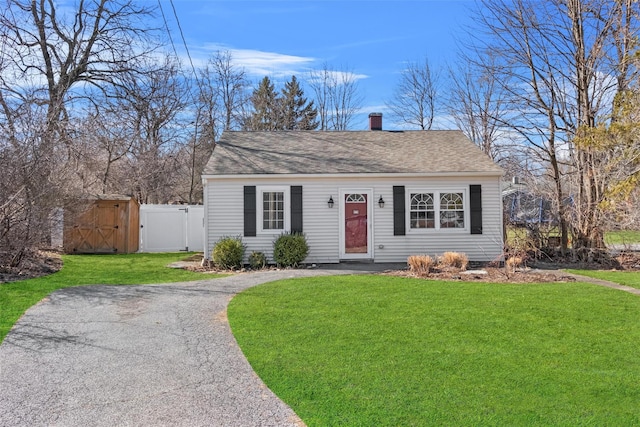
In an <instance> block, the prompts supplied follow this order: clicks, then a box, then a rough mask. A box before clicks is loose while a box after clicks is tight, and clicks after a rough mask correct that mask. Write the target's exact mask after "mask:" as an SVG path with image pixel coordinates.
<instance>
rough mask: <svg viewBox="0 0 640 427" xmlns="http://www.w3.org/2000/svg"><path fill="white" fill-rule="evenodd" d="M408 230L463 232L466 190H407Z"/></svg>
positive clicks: (465, 213)
mask: <svg viewBox="0 0 640 427" xmlns="http://www.w3.org/2000/svg"><path fill="white" fill-rule="evenodd" d="M406 200H407V212H408V213H407V216H408V222H409V230H412V231H418V230H421V229H431V230H445V229H454V230H464V229H466V226H467V222H468V220H467V215H468V210H469V209H468V208H467V207H466V203H467V194H466V190H456V189H451V190H438V191H436V190H429V189H416V188H409V189H407V197H406Z"/></svg>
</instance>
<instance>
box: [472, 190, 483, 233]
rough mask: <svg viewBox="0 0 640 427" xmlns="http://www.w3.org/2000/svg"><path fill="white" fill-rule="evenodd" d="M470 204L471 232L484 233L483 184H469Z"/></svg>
mask: <svg viewBox="0 0 640 427" xmlns="http://www.w3.org/2000/svg"><path fill="white" fill-rule="evenodd" d="M469 205H470V209H471V234H482V186H481V185H470V186H469Z"/></svg>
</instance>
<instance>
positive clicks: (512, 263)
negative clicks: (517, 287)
mask: <svg viewBox="0 0 640 427" xmlns="http://www.w3.org/2000/svg"><path fill="white" fill-rule="evenodd" d="M504 263H505V265H506V266H507V268H508V269H509V270H511V271H516V268H518V267H520V266H521V265H522V263H523V260H522V257H519V256H512V257H509V258H507V260H506V261H505V262H504Z"/></svg>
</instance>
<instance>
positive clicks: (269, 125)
mask: <svg viewBox="0 0 640 427" xmlns="http://www.w3.org/2000/svg"><path fill="white" fill-rule="evenodd" d="M251 103H252V105H253V113H252V114H251V116H249V120H248V121H247V123H246V124H245V128H246V129H247V130H278V129H279V128H280V126H279V124H278V123H279V122H280V120H279V116H280V114H279V110H280V109H279V107H278V104H279V103H280V101H279V99H278V94H277V92H276V90H275V87H274V85H273V83H271V80H270V79H269V77H265V78H263V79H262V81H260V84H259V85H258V88H257V89H256V90H255V91H254V92H253V95H251Z"/></svg>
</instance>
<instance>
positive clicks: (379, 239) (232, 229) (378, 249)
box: [205, 176, 503, 264]
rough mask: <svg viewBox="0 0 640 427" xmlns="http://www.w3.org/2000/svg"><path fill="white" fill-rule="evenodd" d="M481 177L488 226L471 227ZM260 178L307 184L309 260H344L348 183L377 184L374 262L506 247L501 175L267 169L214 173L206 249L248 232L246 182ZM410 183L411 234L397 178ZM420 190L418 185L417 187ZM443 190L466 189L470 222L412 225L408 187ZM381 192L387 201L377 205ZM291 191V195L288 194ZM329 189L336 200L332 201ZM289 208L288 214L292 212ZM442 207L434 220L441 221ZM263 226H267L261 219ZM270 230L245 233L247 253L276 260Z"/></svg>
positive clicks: (265, 183)
mask: <svg viewBox="0 0 640 427" xmlns="http://www.w3.org/2000/svg"><path fill="white" fill-rule="evenodd" d="M470 184H480V185H482V230H483V231H482V234H470V231H469V218H468V216H469V206H468V204H469V192H468V189H469V185H470ZM245 185H256V186H257V190H258V191H257V197H260V196H259V194H260V189H261V188H262V187H264V188H273V187H285V188H286V191H285V193H286V194H289V191H290V190H289V188H290V186H292V185H301V186H302V199H303V204H302V206H303V232H304V234H305V236H306V238H307V242H308V244H309V256H308V257H307V259H306V262H307V263H318V264H322V263H336V262H339V261H340V234H339V230H340V228H339V227H341V224H340V223H339V212H340V210H341V209H343V207H344V206H343V202H342V201H341V200H340V197H339V195H340V191H341V189H348V188H369V189H371V190H372V201H371V202H372V203H371V215H370V218H369V221H370V223H371V224H372V229H371V230H372V236H371V237H372V245H371V249H372V257H373V260H374V261H375V262H401V263H404V262H406V260H407V257H408V256H409V255H415V254H430V255H438V254H442V253H443V252H445V251H456V252H464V253H465V254H467V256H468V257H469V259H470V260H472V261H492V260H494V259H499V257H500V256H501V254H502V246H503V244H502V201H501V196H500V178H499V177H497V176H496V177H443V178H433V177H426V178H419V177H418V178H416V177H397V178H395V177H393V178H388V177H371V178H364V177H355V178H350V177H348V176H345V177H330V178H324V177H322V176H314V177H309V178H306V177H303V178H299V177H297V178H295V179H288V178H287V177H286V176H265V177H264V178H255V177H252V178H242V177H238V178H226V177H225V178H222V179H215V178H209V179H207V183H206V187H205V202H206V203H207V207H206V210H207V212H208V213H207V216H206V221H207V232H206V233H207V234H206V238H207V245H206V246H207V247H206V250H207V253H206V255H207V256H209V254H210V253H211V252H210V251H211V248H212V247H213V244H214V243H215V242H216V241H217V239H219V238H220V237H222V236H229V235H231V236H242V233H243V187H244V186H245ZM394 185H402V186H405V191H406V197H405V202H406V204H407V208H406V211H407V212H406V230H407V233H406V235H405V236H394V235H393V186H394ZM414 190H415V191H414ZM427 190H428V192H430V193H434V196H435V195H436V194H438V196H437V197H439V194H442V193H460V192H463V193H464V195H463V200H464V204H465V206H464V216H465V218H464V227H465V228H464V229H437V228H435V229H417V230H416V229H411V228H410V222H409V221H410V209H409V203H410V202H409V200H406V199H409V198H410V196H409V194H410V193H411V192H413V193H419V192H427ZM380 196H382V198H383V199H384V201H385V205H384V207H383V208H380V207H379V206H378V203H377V201H378V199H379V198H380ZM287 197H288V196H287ZM329 197H332V198H333V200H334V202H335V204H334V207H333V208H329V207H328V203H327V202H328V200H329ZM261 200H262V198H259V199H258V200H257V201H258V203H257V206H258V212H257V215H256V216H257V220H258V221H261V220H262V214H261V212H262V207H261V206H260V204H261ZM287 209H288V208H285V216H288V215H289V211H288V210H287ZM438 215H439V214H437V213H436V214H435V220H436V221H439V216H438ZM258 230H260V226H259V227H258ZM271 231H272V233H270V234H262V233H260V232H259V233H258V235H257V236H256V237H244V236H242V241H243V242H244V244H245V245H246V246H247V250H246V256H248V255H249V254H250V253H251V252H252V251H261V252H264V253H265V254H266V255H267V257H268V259H269V260H270V261H271V260H272V259H273V258H272V255H273V241H274V240H275V237H277V235H278V234H279V231H278V232H276V233H273V232H274V231H275V230H271Z"/></svg>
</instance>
